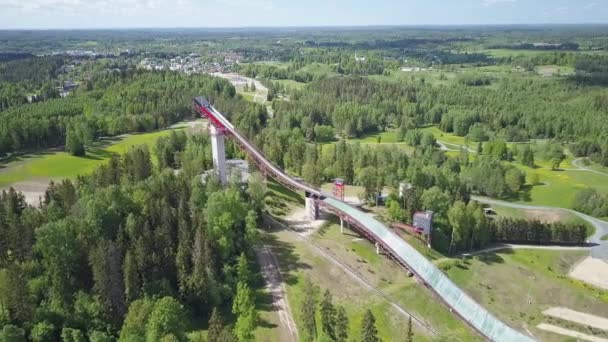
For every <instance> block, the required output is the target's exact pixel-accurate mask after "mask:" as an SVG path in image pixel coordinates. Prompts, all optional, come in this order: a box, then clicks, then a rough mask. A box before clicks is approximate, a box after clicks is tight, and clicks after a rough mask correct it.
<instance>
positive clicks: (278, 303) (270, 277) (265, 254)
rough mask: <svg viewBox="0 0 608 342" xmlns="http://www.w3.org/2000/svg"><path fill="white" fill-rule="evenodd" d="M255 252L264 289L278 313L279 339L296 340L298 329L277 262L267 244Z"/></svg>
mask: <svg viewBox="0 0 608 342" xmlns="http://www.w3.org/2000/svg"><path fill="white" fill-rule="evenodd" d="M255 253H256V255H257V258H258V262H259V263H260V266H261V268H262V276H263V277H264V281H265V282H266V289H267V290H268V292H269V293H270V294H271V295H272V300H273V308H274V310H275V311H276V312H277V314H278V315H279V320H280V322H281V326H282V328H281V335H282V336H281V341H287V340H289V341H297V340H298V329H297V327H296V323H295V321H294V320H293V316H292V314H291V309H290V308H289V303H288V302H287V300H286V296H285V287H284V285H283V277H282V276H281V271H280V270H281V269H280V268H279V262H278V260H277V258H276V257H275V256H274V254H272V251H271V250H270V248H269V247H268V246H263V247H260V248H257V249H256V251H255Z"/></svg>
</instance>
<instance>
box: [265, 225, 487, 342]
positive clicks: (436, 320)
mask: <svg viewBox="0 0 608 342" xmlns="http://www.w3.org/2000/svg"><path fill="white" fill-rule="evenodd" d="M353 235H354V233H349V235H341V234H340V233H339V227H338V226H336V225H331V226H328V227H326V228H323V229H322V231H321V232H320V233H318V234H315V235H314V237H313V240H314V241H315V242H316V243H317V244H318V245H319V246H321V247H322V248H323V249H324V250H326V251H328V252H329V253H331V254H333V255H334V256H335V257H337V258H339V259H340V260H341V261H342V262H344V263H346V264H348V265H349V266H350V267H351V268H353V269H355V270H356V272H357V273H359V274H360V275H361V276H363V277H364V278H365V279H366V280H368V281H369V282H371V283H372V284H373V285H374V286H377V287H379V288H381V289H382V290H383V291H384V292H385V293H387V294H389V295H390V296H391V297H393V298H394V300H396V301H397V302H399V303H400V304H401V305H403V306H404V307H405V308H407V309H408V310H411V311H412V312H413V313H415V315H416V316H417V317H419V318H421V319H423V320H424V321H425V322H426V323H427V324H431V325H432V326H433V328H434V329H436V330H438V331H439V332H441V333H442V335H445V336H451V337H457V338H458V339H461V340H466V341H470V340H476V339H477V340H481V338H478V337H477V336H475V335H473V333H472V332H471V331H469V329H468V328H467V327H466V326H464V324H463V323H462V322H460V321H459V320H458V319H457V318H456V317H454V316H453V315H452V314H451V313H450V312H449V311H448V310H447V309H446V308H445V307H444V306H442V305H441V304H439V303H438V302H437V301H436V300H435V299H434V298H432V296H431V294H430V292H428V291H427V290H425V289H424V288H423V287H421V286H420V285H419V284H418V283H416V282H415V281H414V280H413V279H412V278H408V277H407V275H406V274H405V272H404V271H402V270H398V269H397V267H398V266H397V265H395V264H394V263H392V262H391V261H389V260H388V259H386V258H385V257H383V256H378V255H376V254H375V250H374V247H373V245H371V244H370V243H369V242H366V241H362V240H358V241H353V239H354V236H353ZM266 238H267V239H269V240H266V243H269V244H271V245H273V250H275V251H276V253H278V257H279V260H280V262H281V268H282V271H283V273H284V278H285V280H286V282H287V296H288V300H289V303H290V306H291V308H292V311H293V312H294V314H295V317H294V318H295V319H296V323H298V322H300V317H299V308H300V303H301V302H302V298H303V280H304V278H305V277H310V279H311V280H312V281H313V283H314V284H316V285H318V286H319V289H320V290H321V291H325V290H326V289H329V290H330V291H331V292H332V294H333V296H334V301H335V302H336V304H339V305H342V306H344V307H345V309H346V311H347V314H348V316H349V323H350V336H349V340H358V339H360V335H359V333H360V327H361V321H362V318H363V314H364V313H365V311H366V310H367V309H368V308H369V309H371V310H372V312H373V313H374V315H375V316H376V320H377V322H376V324H377V328H378V331H379V333H380V336H381V338H382V339H383V340H384V341H393V340H395V338H396V337H399V336H403V333H404V328H405V326H406V325H407V318H406V317H404V316H403V315H402V314H399V313H398V312H397V311H396V310H395V309H393V308H392V307H391V305H390V304H389V303H388V302H387V301H386V300H384V299H383V298H382V297H380V296H379V295H377V294H375V293H374V292H370V291H369V290H368V289H366V288H365V287H364V286H363V285H361V284H359V283H358V282H357V281H356V280H355V279H353V278H352V277H351V276H349V275H348V274H346V273H345V272H344V271H343V270H341V269H340V268H339V267H337V266H336V265H334V264H333V263H332V262H331V261H329V260H328V259H326V258H325V257H323V256H320V255H319V252H318V251H316V250H315V248H314V247H311V246H310V245H308V244H306V243H305V242H304V241H303V240H302V239H300V238H298V237H297V236H295V235H294V234H293V233H290V232H286V231H279V232H274V233H272V234H270V235H269V236H267V237H266ZM414 332H415V337H416V341H429V340H431V339H432V335H431V333H429V332H428V331H426V330H424V329H422V328H418V327H417V326H414ZM451 340H454V339H451Z"/></svg>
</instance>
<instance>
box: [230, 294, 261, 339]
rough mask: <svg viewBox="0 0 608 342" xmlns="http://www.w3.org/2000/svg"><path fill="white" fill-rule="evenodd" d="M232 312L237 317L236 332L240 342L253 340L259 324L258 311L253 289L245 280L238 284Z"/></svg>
mask: <svg viewBox="0 0 608 342" xmlns="http://www.w3.org/2000/svg"><path fill="white" fill-rule="evenodd" d="M232 313H234V314H235V315H236V317H237V319H236V324H235V325H234V332H235V334H236V336H237V338H238V340H239V341H240V342H245V341H252V340H253V331H254V330H255V327H256V325H257V319H258V318H257V312H256V311H255V299H254V294H253V291H251V289H250V288H249V285H247V284H246V283H244V282H239V283H238V285H237V290H236V296H235V297H234V302H233V303H232Z"/></svg>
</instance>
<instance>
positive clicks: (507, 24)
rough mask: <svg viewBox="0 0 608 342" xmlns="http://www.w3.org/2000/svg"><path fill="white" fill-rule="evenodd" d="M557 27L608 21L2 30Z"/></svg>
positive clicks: (607, 24)
mask: <svg viewBox="0 0 608 342" xmlns="http://www.w3.org/2000/svg"><path fill="white" fill-rule="evenodd" d="M542 26H547V27H551V26H553V27H555V26H608V22H584V23H583V22H581V23H560V22H554V23H487V24H369V25H276V26H275V25H268V26H133V27H128V26H114V27H112V26H106V27H103V26H100V27H72V28H69V27H7V28H1V27H0V31H79V30H80V31H95V30H183V29H189V30H196V29H198V30H244V29H314V28H395V27H396V28H442V27H443V28H450V27H542Z"/></svg>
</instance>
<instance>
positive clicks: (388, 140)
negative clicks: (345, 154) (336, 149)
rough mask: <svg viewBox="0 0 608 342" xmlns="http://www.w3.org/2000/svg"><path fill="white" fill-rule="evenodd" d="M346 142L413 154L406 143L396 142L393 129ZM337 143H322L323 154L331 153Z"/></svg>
mask: <svg viewBox="0 0 608 342" xmlns="http://www.w3.org/2000/svg"><path fill="white" fill-rule="evenodd" d="M378 138H380V140H378ZM378 141H380V142H378ZM346 142H347V143H351V144H352V143H359V144H361V145H365V146H397V147H398V148H400V149H403V150H405V151H406V153H410V154H411V153H413V152H414V148H413V147H411V146H410V145H408V144H407V143H405V142H398V141H397V132H396V131H395V130H393V129H391V130H387V131H384V132H378V133H372V134H368V135H365V136H363V137H360V138H351V139H346ZM337 143H338V141H333V142H330V143H323V144H322V148H323V153H331V152H332V151H333V146H334V145H335V144H337Z"/></svg>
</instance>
